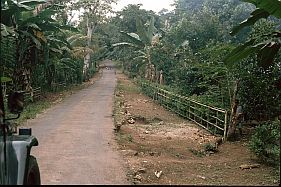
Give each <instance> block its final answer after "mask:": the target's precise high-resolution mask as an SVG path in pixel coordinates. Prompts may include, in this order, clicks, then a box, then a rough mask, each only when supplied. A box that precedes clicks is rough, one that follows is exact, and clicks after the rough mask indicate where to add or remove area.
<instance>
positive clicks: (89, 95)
mask: <svg viewBox="0 0 281 187" xmlns="http://www.w3.org/2000/svg"><path fill="white" fill-rule="evenodd" d="M107 63H109V64H110V62H107ZM115 85H116V77H115V73H114V70H113V69H112V70H106V69H104V70H103V74H102V77H101V79H99V80H98V81H96V82H95V83H94V84H93V85H92V86H90V87H89V88H87V89H84V90H81V91H79V92H78V93H76V94H73V95H71V96H69V97H68V98H66V99H65V100H64V101H63V102H62V103H60V104H57V105H56V106H54V107H52V108H51V109H49V110H47V111H46V112H45V113H44V114H42V115H40V116H39V117H37V118H36V119H33V120H30V121H28V123H27V126H29V127H32V133H33V135H34V136H36V137H37V138H38V140H39V146H38V147H34V148H33V150H32V152H31V153H32V154H33V155H35V156H36V157H37V161H38V163H39V167H40V171H41V182H42V184H128V182H127V180H126V175H125V171H124V166H123V163H124V161H123V160H122V157H121V155H119V153H118V151H117V150H116V148H117V147H116V143H115V140H114V134H113V128H114V125H113V118H112V105H113V94H114V88H115Z"/></svg>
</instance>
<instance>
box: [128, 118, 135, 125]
mask: <svg viewBox="0 0 281 187" xmlns="http://www.w3.org/2000/svg"><path fill="white" fill-rule="evenodd" d="M127 121H128V123H129V124H134V123H135V122H136V121H135V120H134V119H133V118H130V119H128V120H127Z"/></svg>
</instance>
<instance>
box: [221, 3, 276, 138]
mask: <svg viewBox="0 0 281 187" xmlns="http://www.w3.org/2000/svg"><path fill="white" fill-rule="evenodd" d="M242 1H244V2H248V3H252V4H254V5H255V6H256V10H254V11H253V12H252V13H251V16H250V17H249V18H248V19H246V20H245V21H243V22H241V23H240V24H239V25H238V26H236V27H234V28H233V29H232V31H231V33H230V34H231V35H235V34H237V33H238V32H239V31H240V30H242V29H243V28H244V27H247V26H253V25H254V24H255V23H256V22H257V21H258V20H260V19H262V18H268V17H269V16H274V17H275V18H277V19H281V1H280V0H270V1H268V0H242ZM261 38H262V39H263V40H264V41H262V42H260V41H259V40H260V39H261ZM280 48H281V31H280V30H275V31H274V32H272V33H267V34H265V35H263V36H262V37H261V36H259V37H257V38H252V39H250V40H249V41H247V42H245V43H244V44H242V45H240V46H238V47H237V48H235V49H234V50H233V51H232V52H231V53H230V54H229V55H228V56H227V57H226V58H225V62H226V63H229V64H233V63H237V61H239V60H242V59H244V58H246V57H248V56H250V55H251V54H256V56H257V60H258V65H259V66H260V67H262V68H264V69H268V68H269V67H270V66H273V65H274V63H275V62H276V61H275V59H276V57H277V56H278V53H279V50H280ZM280 77H281V74H280ZM238 83H239V81H237V84H236V90H237V89H238ZM275 84H276V86H277V87H279V88H281V78H279V79H278V80H277V81H276V83H275ZM236 94H237V91H236V92H235V93H234V94H233V99H232V110H231V111H232V112H231V116H234V114H235V112H236V111H235V107H236V105H235V99H236ZM235 124H236V120H235V119H234V120H231V121H230V124H229V129H228V132H227V137H228V139H231V138H232V137H233V136H234V134H235V133H234V132H235Z"/></svg>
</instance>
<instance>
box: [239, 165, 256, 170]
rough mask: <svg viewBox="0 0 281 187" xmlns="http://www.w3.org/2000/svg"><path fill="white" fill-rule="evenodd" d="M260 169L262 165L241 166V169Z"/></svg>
mask: <svg viewBox="0 0 281 187" xmlns="http://www.w3.org/2000/svg"><path fill="white" fill-rule="evenodd" d="M258 167H260V164H242V165H241V166H239V168H240V169H242V170H243V169H252V168H258Z"/></svg>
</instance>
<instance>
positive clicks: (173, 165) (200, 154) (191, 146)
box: [114, 72, 280, 186]
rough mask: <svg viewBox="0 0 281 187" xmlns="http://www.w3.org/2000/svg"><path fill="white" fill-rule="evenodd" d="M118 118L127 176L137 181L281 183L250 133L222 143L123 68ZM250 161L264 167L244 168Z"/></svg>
mask: <svg viewBox="0 0 281 187" xmlns="http://www.w3.org/2000/svg"><path fill="white" fill-rule="evenodd" d="M114 118H115V125H116V139H117V142H118V144H119V150H120V152H121V153H122V155H123V157H124V159H125V160H126V162H127V167H128V173H127V177H128V178H129V180H130V181H131V182H132V183H134V184H185V185H267V186H268V185H275V186H278V185H279V184H280V177H279V176H276V174H275V173H274V169H273V168H272V167H269V166H265V165H263V164H259V163H257V160H256V157H255V156H254V155H253V154H252V153H251V152H250V151H249V150H248V148H247V138H246V139H242V140H241V141H236V142H226V143H223V144H221V145H219V146H218V147H217V146H216V145H217V144H215V143H214V142H216V140H217V137H214V136H212V135H210V134H209V133H208V132H207V131H205V130H204V129H202V128H200V127H198V126H197V125H195V124H193V123H191V122H189V121H187V120H185V119H183V118H180V117H178V116H177V115H176V114H174V113H172V112H169V111H168V110H166V109H164V108H163V107H161V106H160V105H158V104H156V103H154V102H153V100H152V99H151V98H149V97H147V96H145V95H143V94H142V93H141V92H140V89H139V88H138V87H137V86H136V85H135V84H134V83H132V81H130V80H129V79H128V78H127V77H126V76H125V75H124V74H121V73H120V72H117V88H116V91H115V106H114ZM244 164H250V165H252V164H259V167H258V168H252V169H243V168H240V166H241V165H244Z"/></svg>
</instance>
